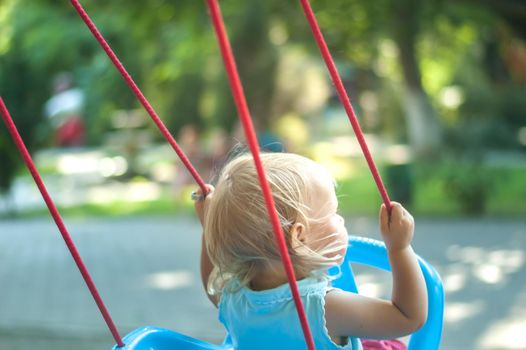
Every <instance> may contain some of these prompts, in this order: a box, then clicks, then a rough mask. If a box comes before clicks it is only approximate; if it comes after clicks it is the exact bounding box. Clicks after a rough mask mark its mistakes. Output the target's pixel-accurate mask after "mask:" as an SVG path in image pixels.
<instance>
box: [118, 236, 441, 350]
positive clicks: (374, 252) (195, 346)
mask: <svg viewBox="0 0 526 350" xmlns="http://www.w3.org/2000/svg"><path fill="white" fill-rule="evenodd" d="M418 261H419V263H420V267H421V269H422V272H423V274H424V278H425V281H426V285H427V295H428V308H429V309H428V317H427V321H426V323H425V324H424V326H423V327H422V328H421V329H420V330H418V331H417V332H415V333H413V334H412V335H411V338H410V340H409V345H408V349H409V350H437V349H438V347H439V345H440V339H441V337H442V325H443V316H444V289H443V287H442V281H441V280H440V276H439V275H438V273H437V272H436V270H435V269H434V268H433V267H432V266H431V265H429V264H428V263H427V262H426V261H424V260H423V259H422V258H420V257H418ZM351 263H359V264H365V265H369V266H373V267H376V268H378V269H381V270H386V271H391V267H390V265H389V260H388V258H387V250H386V248H385V245H384V244H383V243H382V242H380V241H377V240H373V239H368V238H363V237H354V236H351V237H350V238H349V249H348V250H347V255H346V256H345V261H344V262H343V264H342V266H341V268H340V269H341V274H340V276H339V277H338V278H337V279H336V280H334V281H333V285H334V286H335V287H337V288H341V289H343V290H346V291H350V292H355V293H357V292H358V288H357V286H356V282H355V280H354V274H353V272H352V268H351ZM123 341H124V343H125V344H126V345H125V346H124V347H121V348H119V347H117V345H116V346H114V347H113V350H232V349H233V346H232V343H231V342H230V338H229V337H228V336H227V337H226V339H225V341H224V342H223V344H222V345H214V344H210V343H206V342H204V341H201V340H198V339H195V338H192V337H188V336H186V335H183V334H180V333H177V332H174V331H170V330H167V329H162V328H157V327H143V328H138V329H136V330H134V331H133V332H131V333H130V334H128V335H127V336H126V337H124V339H123Z"/></svg>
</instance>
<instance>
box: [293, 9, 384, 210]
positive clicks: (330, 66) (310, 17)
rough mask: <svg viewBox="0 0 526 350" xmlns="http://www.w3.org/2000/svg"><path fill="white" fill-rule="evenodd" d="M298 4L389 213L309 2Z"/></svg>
mask: <svg viewBox="0 0 526 350" xmlns="http://www.w3.org/2000/svg"><path fill="white" fill-rule="evenodd" d="M300 2H301V5H302V7H303V11H304V12H305V17H307V21H308V22H309V25H310V27H311V30H312V33H313V35H314V39H315V40H316V43H317V44H318V47H319V49H320V52H321V55H322V56H323V60H324V61H325V64H326V66H327V69H328V70H329V73H330V76H331V79H332V82H333V84H334V86H335V87H336V91H337V92H338V96H339V97H340V101H341V103H342V104H343V107H344V108H345V111H346V112H347V116H348V117H349V121H350V122H351V125H352V128H353V130H354V133H355V134H356V138H357V139H358V143H359V144H360V147H361V148H362V152H363V155H364V156H365V160H366V161H367V164H368V165H369V169H370V170H371V174H372V175H373V178H374V182H376V186H377V187H378V190H379V191H380V195H381V196H382V199H383V201H384V203H385V206H386V208H387V209H388V211H389V212H391V200H390V199H389V195H388V194H387V190H386V189H385V186H384V183H383V182H382V178H381V177H380V174H379V173H378V169H377V168H376V165H375V163H374V160H373V157H372V156H371V152H369V147H368V146H367V143H366V142H365V137H364V135H363V132H362V129H361V128H360V123H359V122H358V118H356V114H355V113H354V109H353V108H352V105H351V101H350V100H349V96H348V95H347V92H346V91H345V88H344V86H343V83H342V79H341V78H340V75H339V74H338V70H337V69H336V65H335V64H334V60H333V59H332V56H331V53H330V51H329V48H328V47H327V43H326V42H325V39H324V38H323V34H322V32H321V29H320V26H319V25H318V22H317V21H316V17H315V16H314V12H313V11H312V7H311V6H310V3H309V0H300Z"/></svg>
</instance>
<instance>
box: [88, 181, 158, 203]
mask: <svg viewBox="0 0 526 350" xmlns="http://www.w3.org/2000/svg"><path fill="white" fill-rule="evenodd" d="M161 194H162V190H161V186H159V185H158V184H156V183H153V182H130V183H113V184H106V185H104V186H95V187H92V188H90V189H89V190H88V193H87V199H88V200H87V202H88V203H97V204H107V203H110V202H115V201H125V202H144V201H153V200H157V199H159V198H160V197H161Z"/></svg>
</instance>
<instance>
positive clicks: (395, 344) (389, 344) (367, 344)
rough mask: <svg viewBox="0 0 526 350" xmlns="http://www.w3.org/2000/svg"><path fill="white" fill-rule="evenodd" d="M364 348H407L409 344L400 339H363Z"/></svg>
mask: <svg viewBox="0 0 526 350" xmlns="http://www.w3.org/2000/svg"><path fill="white" fill-rule="evenodd" d="M362 347H363V350H406V349H407V346H406V345H405V344H404V343H402V342H401V341H399V340H369V339H364V340H362Z"/></svg>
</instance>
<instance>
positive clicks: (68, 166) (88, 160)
mask: <svg viewBox="0 0 526 350" xmlns="http://www.w3.org/2000/svg"><path fill="white" fill-rule="evenodd" d="M100 156H101V155H100V154H99V153H97V152H93V153H92V152H89V153H84V154H64V155H61V156H60V157H59V158H58V161H57V168H58V172H59V173H61V174H64V175H73V174H85V173H98V171H99V165H100V160H101V158H100Z"/></svg>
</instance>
